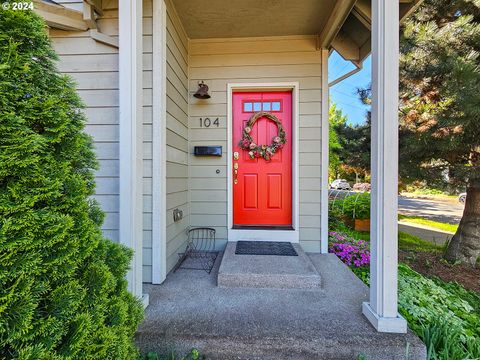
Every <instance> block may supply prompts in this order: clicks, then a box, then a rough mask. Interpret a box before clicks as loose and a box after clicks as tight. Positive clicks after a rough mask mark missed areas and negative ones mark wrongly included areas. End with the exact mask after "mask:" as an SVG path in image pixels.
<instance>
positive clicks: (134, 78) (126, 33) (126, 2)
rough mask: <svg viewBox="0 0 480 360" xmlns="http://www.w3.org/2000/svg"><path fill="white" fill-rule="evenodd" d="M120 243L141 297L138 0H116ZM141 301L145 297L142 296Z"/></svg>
mask: <svg viewBox="0 0 480 360" xmlns="http://www.w3.org/2000/svg"><path fill="white" fill-rule="evenodd" d="M118 10H119V16H118V17H119V20H118V21H119V90H120V91H119V93H120V94H119V116H120V118H119V124H120V136H119V137H120V143H119V147H120V149H119V150H120V157H119V158H120V243H122V244H123V245H125V246H127V247H129V248H131V249H132V250H133V251H134V256H133V260H132V263H131V270H130V271H129V272H128V275H127V280H128V286H129V290H130V291H131V292H132V293H133V294H134V295H136V296H137V297H139V298H141V297H142V208H143V206H142V202H143V201H142V173H143V171H142V167H143V165H142V140H143V139H142V117H143V103H142V70H143V69H142V31H143V29H142V1H136V0H119V2H118ZM144 300H145V299H144Z"/></svg>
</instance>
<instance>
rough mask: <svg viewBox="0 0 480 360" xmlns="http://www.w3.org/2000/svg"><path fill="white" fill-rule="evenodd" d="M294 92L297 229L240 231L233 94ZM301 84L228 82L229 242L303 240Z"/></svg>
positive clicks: (294, 218)
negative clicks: (235, 204) (236, 218)
mask: <svg viewBox="0 0 480 360" xmlns="http://www.w3.org/2000/svg"><path fill="white" fill-rule="evenodd" d="M282 90H283V91H285V90H291V91H292V130H293V134H292V138H293V146H292V159H293V167H292V185H293V191H292V226H293V230H243V229H242V230H240V229H232V227H233V189H232V183H233V182H232V168H233V164H232V163H233V160H232V154H231V149H232V145H233V144H232V123H233V113H232V95H233V92H234V91H282ZM299 101H300V100H299V83H298V82H278V83H275V82H274V83H228V84H227V149H228V159H227V202H228V204H227V218H228V222H227V226H228V229H227V230H228V241H238V240H255V241H288V242H293V243H298V242H299V240H300V215H299V213H300V196H299V193H300V189H299V184H300V181H299V153H298V149H299V147H298V139H299Z"/></svg>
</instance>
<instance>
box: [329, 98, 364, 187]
mask: <svg viewBox="0 0 480 360" xmlns="http://www.w3.org/2000/svg"><path fill="white" fill-rule="evenodd" d="M330 119H331V120H330V121H331V123H332V127H333V129H334V132H335V137H336V139H337V142H338V146H336V147H334V148H332V151H331V152H332V153H333V154H334V155H336V156H337V157H338V161H339V163H340V164H341V165H340V167H341V168H342V170H343V171H344V172H345V173H355V178H356V180H357V179H358V176H359V175H361V176H363V178H366V177H367V175H368V174H369V172H370V128H371V126H370V118H369V116H368V114H367V118H366V122H365V123H363V124H357V125H351V124H348V123H347V118H346V116H345V115H343V113H342V111H341V110H340V109H337V108H336V106H335V104H333V105H332V106H331V108H330Z"/></svg>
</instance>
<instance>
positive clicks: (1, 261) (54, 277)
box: [0, 10, 142, 360]
mask: <svg viewBox="0 0 480 360" xmlns="http://www.w3.org/2000/svg"><path fill="white" fill-rule="evenodd" d="M55 60H56V56H55V53H54V52H53V50H52V47H51V44H50V42H49V39H48V36H47V32H46V27H45V24H44V22H43V20H42V19H40V18H39V17H38V16H37V15H35V14H34V13H33V12H27V11H4V10H3V11H2V10H0V134H1V135H0V358H2V359H12V358H21V359H35V360H36V359H135V358H136V355H137V354H136V353H137V351H136V349H135V346H134V344H133V336H134V333H135V331H136V328H137V326H138V324H139V321H140V320H141V317H142V308H141V304H140V302H139V300H137V299H136V298H134V297H133V296H132V295H131V294H130V293H129V292H128V291H127V284H126V280H125V275H126V272H127V270H128V266H129V262H130V259H131V255H132V254H131V251H130V250H128V249H127V248H125V247H123V246H120V245H118V244H115V243H113V242H111V241H110V240H108V239H105V238H104V237H103V236H102V233H101V231H100V225H101V223H102V220H103V213H102V212H101V211H100V209H99V207H98V206H97V204H96V203H95V202H94V201H93V200H92V199H91V195H92V194H93V193H94V176H93V170H94V169H95V168H96V166H97V164H96V160H95V156H94V153H93V150H92V142H91V139H90V138H89V137H88V136H87V135H85V134H84V133H83V128H84V124H85V121H86V119H85V116H84V115H83V113H82V112H81V111H80V110H79V109H81V107H82V104H81V101H80V98H79V96H78V95H77V94H76V92H75V88H74V85H73V83H72V81H71V80H70V79H69V78H68V77H66V76H63V75H60V74H59V73H58V71H57V70H56V67H55Z"/></svg>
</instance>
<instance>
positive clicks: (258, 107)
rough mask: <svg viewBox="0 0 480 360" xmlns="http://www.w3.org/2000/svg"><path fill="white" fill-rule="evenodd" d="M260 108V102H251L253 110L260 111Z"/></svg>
mask: <svg viewBox="0 0 480 360" xmlns="http://www.w3.org/2000/svg"><path fill="white" fill-rule="evenodd" d="M260 110H262V103H261V102H256V103H253V111H260Z"/></svg>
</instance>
